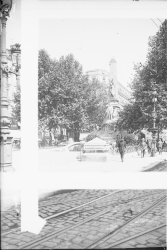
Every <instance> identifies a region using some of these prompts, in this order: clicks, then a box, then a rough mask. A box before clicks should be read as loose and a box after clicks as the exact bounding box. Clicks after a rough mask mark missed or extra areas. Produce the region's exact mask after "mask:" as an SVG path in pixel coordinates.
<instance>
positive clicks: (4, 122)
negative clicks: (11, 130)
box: [1, 118, 10, 127]
mask: <svg viewBox="0 0 167 250" xmlns="http://www.w3.org/2000/svg"><path fill="white" fill-rule="evenodd" d="M9 125H10V121H9V119H7V118H3V119H2V120H1V127H9Z"/></svg>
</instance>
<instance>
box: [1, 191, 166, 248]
mask: <svg viewBox="0 0 167 250" xmlns="http://www.w3.org/2000/svg"><path fill="white" fill-rule="evenodd" d="M113 191H114V192H115V193H113V194H112V195H109V194H111V193H112V192H113ZM104 195H108V196H106V197H105V198H103V199H99V200H97V201H96V202H93V203H90V204H88V205H87V206H84V207H80V208H77V209H76V210H71V211H70V212H68V213H66V214H65V213H64V215H62V216H58V217H55V218H50V219H49V220H47V223H46V225H45V227H44V228H43V229H42V230H41V232H40V234H39V235H34V234H32V233H29V232H23V233H21V232H20V228H18V227H17V228H14V229H13V230H12V231H8V232H7V231H6V230H9V229H11V228H12V225H14V224H12V225H10V222H11V221H12V223H16V224H17V225H18V224H19V219H18V218H17V217H16V215H15V212H14V211H13V210H10V211H7V212H5V213H4V214H3V224H2V236H1V237H2V249H13V248H14V249H18V248H27V249H53V248H56V249H57V248H70V249H71V248H86V247H87V246H89V245H91V244H94V242H95V241H97V240H99V239H100V238H102V237H104V236H106V235H107V234H110V233H112V232H114V231H115V230H117V229H118V228H119V227H121V226H123V224H124V223H128V221H129V220H131V219H132V218H134V217H135V216H137V215H138V213H140V212H142V211H143V210H144V209H147V208H148V207H149V206H151V205H152V204H154V203H155V202H157V201H158V200H159V199H160V198H161V197H163V196H164V195H165V191H162V190H121V191H119V192H118V190H77V191H74V192H70V193H64V194H58V195H54V196H51V197H48V198H45V199H44V200H43V201H41V202H40V215H41V216H43V217H44V218H46V217H48V216H50V215H51V216H52V215H53V213H55V212H56V213H59V212H62V211H64V210H66V209H70V208H72V207H75V206H79V205H81V204H83V203H85V202H90V201H91V200H92V199H94V198H99V197H101V196H104ZM165 211H166V205H165V202H164V201H162V202H161V203H160V204H158V205H157V206H155V207H154V208H153V209H151V210H150V211H148V213H145V214H143V216H141V217H140V218H138V217H137V218H136V219H135V221H132V222H129V224H127V225H126V227H125V228H122V229H121V230H122V231H120V230H119V232H120V233H117V234H115V236H114V237H115V238H114V240H115V241H116V242H117V241H118V240H121V238H120V235H122V237H123V239H124V238H125V237H126V238H127V237H129V236H133V235H134V234H135V233H136V232H142V231H143V230H148V229H150V228H151V229H152V228H153V227H154V226H159V225H161V224H165V222H166V217H165V216H166V213H165ZM83 222H84V223H83ZM5 225H6V228H4V227H5ZM7 227H8V228H7ZM67 227H68V230H67ZM5 231H6V233H5ZM130 232H131V234H130ZM159 232H161V233H163V234H161V237H159V238H158V236H156V235H159ZM155 233H156V232H154V231H153V232H151V233H147V234H146V235H144V236H140V237H138V238H136V240H131V242H135V244H136V245H135V246H137V245H142V244H141V242H142V239H143V237H146V239H147V240H148V241H147V242H145V243H143V245H145V246H149V244H152V245H151V246H154V245H155V242H157V241H158V242H160V244H161V245H164V244H165V229H164V228H160V229H157V234H155ZM44 237H47V238H46V239H44ZM140 239H141V242H139V240H140ZM136 241H137V243H136ZM113 242H114V241H111V239H107V241H105V242H104V243H103V244H104V245H102V247H109V246H110V245H111V244H113ZM120 244H125V243H120ZM126 244H127V245H128V244H129V245H133V244H132V243H131V244H130V243H128V242H126Z"/></svg>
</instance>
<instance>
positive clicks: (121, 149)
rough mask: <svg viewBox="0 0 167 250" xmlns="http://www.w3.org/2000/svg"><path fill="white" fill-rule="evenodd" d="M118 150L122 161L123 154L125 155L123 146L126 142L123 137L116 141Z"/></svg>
mask: <svg viewBox="0 0 167 250" xmlns="http://www.w3.org/2000/svg"><path fill="white" fill-rule="evenodd" d="M117 146H118V151H119V153H120V156H121V161H122V162H123V161H124V155H125V148H126V142H125V140H124V139H123V138H121V139H120V140H119V141H118V145H117Z"/></svg>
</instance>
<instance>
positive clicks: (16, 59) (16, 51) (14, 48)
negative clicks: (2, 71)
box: [8, 43, 21, 86]
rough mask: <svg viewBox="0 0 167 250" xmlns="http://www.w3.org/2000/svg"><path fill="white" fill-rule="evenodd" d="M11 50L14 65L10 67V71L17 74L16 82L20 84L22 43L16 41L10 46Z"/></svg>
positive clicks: (10, 54)
mask: <svg viewBox="0 0 167 250" xmlns="http://www.w3.org/2000/svg"><path fill="white" fill-rule="evenodd" d="M8 52H9V57H10V59H11V62H12V67H11V69H10V72H9V73H12V74H15V75H16V84H17V86H19V84H20V68H21V64H20V54H21V49H20V44H18V43H16V44H14V45H11V46H10V49H9V50H8Z"/></svg>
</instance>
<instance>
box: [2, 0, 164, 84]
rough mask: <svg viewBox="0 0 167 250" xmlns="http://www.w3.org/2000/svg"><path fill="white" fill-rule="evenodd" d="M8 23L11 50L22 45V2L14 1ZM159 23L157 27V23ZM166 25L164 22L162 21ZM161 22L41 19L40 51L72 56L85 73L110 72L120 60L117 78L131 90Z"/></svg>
mask: <svg viewBox="0 0 167 250" xmlns="http://www.w3.org/2000/svg"><path fill="white" fill-rule="evenodd" d="M13 2H14V3H13V8H12V11H11V13H10V18H8V21H7V48H9V47H10V45H11V44H14V43H21V19H20V2H21V0H14V1H13ZM153 21H154V22H155V23H156V24H155V23H154V22H153ZM160 21H162V19H160ZM160 21H159V20H158V19H153V20H152V19H127V18H126V19H120V18H117V19H112V18H111V19H68V18H65V19H49V18H48V17H47V19H41V20H40V22H39V37H38V38H39V49H46V51H47V52H48V53H49V55H50V57H51V58H56V59H59V58H60V57H61V56H63V55H67V54H70V53H72V54H73V55H74V57H75V58H76V59H77V60H78V61H79V62H80V63H81V64H82V66H83V71H84V72H86V71H88V70H94V69H103V70H106V71H108V70H109V61H110V59H111V58H115V59H116V60H117V77H118V80H119V81H120V82H121V83H122V84H123V85H125V86H128V84H129V83H130V81H131V79H132V77H133V73H134V71H133V65H134V63H138V62H141V63H144V61H145V60H146V55H147V50H148V38H149V36H152V35H155V34H156V32H157V31H158V27H157V26H159V25H160Z"/></svg>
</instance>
